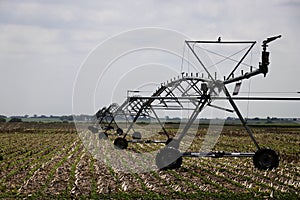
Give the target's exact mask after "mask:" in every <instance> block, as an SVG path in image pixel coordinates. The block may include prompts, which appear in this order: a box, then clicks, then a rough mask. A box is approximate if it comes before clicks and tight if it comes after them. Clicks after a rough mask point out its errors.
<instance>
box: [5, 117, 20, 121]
mask: <svg viewBox="0 0 300 200" xmlns="http://www.w3.org/2000/svg"><path fill="white" fill-rule="evenodd" d="M8 122H22V119H21V118H17V117H13V118H11V119H10V120H9V121H8Z"/></svg>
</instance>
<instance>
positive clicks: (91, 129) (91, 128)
mask: <svg viewBox="0 0 300 200" xmlns="http://www.w3.org/2000/svg"><path fill="white" fill-rule="evenodd" d="M88 129H89V130H90V131H91V132H92V133H98V129H97V128H95V127H93V126H89V127H88Z"/></svg>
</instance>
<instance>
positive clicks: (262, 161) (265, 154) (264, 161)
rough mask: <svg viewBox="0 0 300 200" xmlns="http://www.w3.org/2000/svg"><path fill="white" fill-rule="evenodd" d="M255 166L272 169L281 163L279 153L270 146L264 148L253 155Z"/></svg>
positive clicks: (261, 168) (260, 168)
mask: <svg viewBox="0 0 300 200" xmlns="http://www.w3.org/2000/svg"><path fill="white" fill-rule="evenodd" d="M253 163H254V166H255V167H256V168H257V169H259V170H272V169H275V168H277V167H278V165H279V156H278V154H277V153H276V152H275V151H274V150H273V149H270V148H262V149H259V150H258V151H256V152H255V154H254V156H253Z"/></svg>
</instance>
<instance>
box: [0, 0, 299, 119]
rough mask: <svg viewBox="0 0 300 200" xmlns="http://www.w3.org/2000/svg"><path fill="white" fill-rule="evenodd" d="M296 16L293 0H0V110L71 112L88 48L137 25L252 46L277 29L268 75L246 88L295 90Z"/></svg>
mask: <svg viewBox="0 0 300 200" xmlns="http://www.w3.org/2000/svg"><path fill="white" fill-rule="evenodd" d="M299 19H300V1H297V0H294V1H293V0H274V1H260V0H257V1H255V0H249V1H246V0H244V1H217V0H212V1H202V0H200V1H196V0H195V1H179V0H174V1H158V0H153V1H139V0H131V1H130V0H124V1H114V0H110V1H98V0H95V1H92V0H91V1H77V0H73V1H62V0H52V1H38V0H27V1H21V0H20V1H16V0H2V1H0V70H1V72H0V91H1V98H0V99H1V100H0V114H2V115H8V116H11V115H24V114H29V115H33V114H38V115H41V114H45V115H62V114H72V113H73V110H72V92H73V86H74V82H75V80H76V76H77V74H78V72H79V71H80V66H82V64H83V62H84V60H85V59H86V58H87V57H88V55H89V54H90V53H91V52H92V50H93V49H95V48H96V46H97V45H98V44H99V43H101V42H103V41H104V40H106V39H108V38H109V37H112V36H113V35H116V34H119V33H120V32H124V31H128V30H131V29H137V28H142V27H160V28H163V29H169V30H175V31H178V32H180V33H182V34H183V35H187V36H188V37H189V38H192V39H198V40H206V39H207V40H215V39H217V38H218V37H219V36H221V37H222V39H224V40H225V39H228V40H255V41H257V42H258V45H257V46H258V47H257V49H258V51H260V46H259V45H260V44H261V42H262V40H264V39H265V38H266V37H269V36H273V35H278V34H281V35H282V38H281V39H280V40H278V41H276V42H274V44H273V43H272V44H271V45H270V51H271V65H270V73H269V74H268V77H267V78H266V79H263V78H261V79H260V78H255V80H253V81H252V82H251V91H268V92H272V91H276V92H291V93H286V96H297V97H299V96H300V94H297V93H296V92H297V91H300V85H299V75H300V66H299V61H300V60H299V55H300V42H299V35H300V24H299ZM160 39H162V38H160ZM145 40H146V38H145ZM128 42H131V41H128ZM258 79H259V80H258ZM256 80H257V81H256ZM242 89H243V90H245V91H246V90H247V88H242ZM106 92H109V91H106ZM270 95H273V96H274V95H276V94H270ZM119 103H121V102H119ZM299 105H300V103H299V102H277V103H267V105H265V104H262V103H259V104H257V107H256V105H255V104H252V103H251V105H250V110H251V112H250V114H249V113H248V114H249V115H250V116H276V117H300V106H299ZM99 106H101V105H99ZM88 112H93V111H88Z"/></svg>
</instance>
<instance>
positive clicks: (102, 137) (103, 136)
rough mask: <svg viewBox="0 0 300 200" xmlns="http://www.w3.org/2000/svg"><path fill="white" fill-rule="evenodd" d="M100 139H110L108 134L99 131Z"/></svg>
mask: <svg viewBox="0 0 300 200" xmlns="http://www.w3.org/2000/svg"><path fill="white" fill-rule="evenodd" d="M99 139H100V140H107V139H108V134H107V133H105V132H101V133H99Z"/></svg>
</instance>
